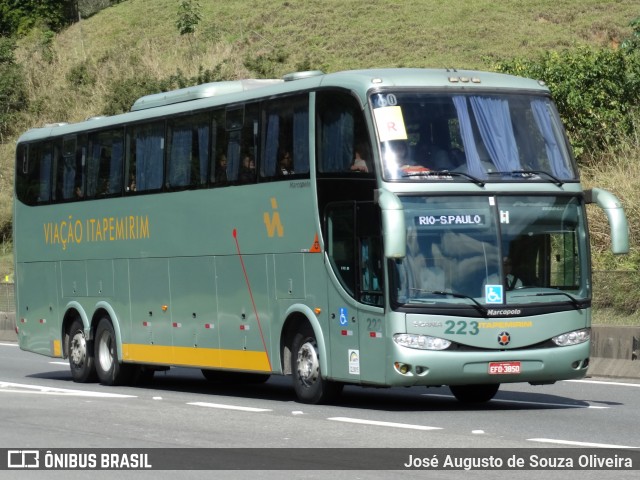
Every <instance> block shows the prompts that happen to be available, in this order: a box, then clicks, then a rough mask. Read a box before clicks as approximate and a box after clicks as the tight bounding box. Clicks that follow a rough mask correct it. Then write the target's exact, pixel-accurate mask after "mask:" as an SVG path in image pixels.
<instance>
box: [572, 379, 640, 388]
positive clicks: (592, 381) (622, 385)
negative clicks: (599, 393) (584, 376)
mask: <svg viewBox="0 0 640 480" xmlns="http://www.w3.org/2000/svg"><path fill="white" fill-rule="evenodd" d="M563 382H576V383H593V384H595V385H617V386H619V387H635V388H640V383H623V382H603V381H599V380H563Z"/></svg>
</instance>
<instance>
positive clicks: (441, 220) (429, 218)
mask: <svg viewBox="0 0 640 480" xmlns="http://www.w3.org/2000/svg"><path fill="white" fill-rule="evenodd" d="M414 220H415V224H416V225H417V226H428V225H437V226H445V225H454V226H455V225H471V226H481V225H485V224H486V220H485V216H484V215H480V214H477V213H476V214H473V213H471V214H461V215H452V214H447V215H418V216H416V217H414Z"/></svg>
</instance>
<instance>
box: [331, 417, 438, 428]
mask: <svg viewBox="0 0 640 480" xmlns="http://www.w3.org/2000/svg"><path fill="white" fill-rule="evenodd" d="M327 420H333V421H335V422H345V423H357V424H360V425H374V426H377V427H393V428H408V429H410V430H442V428H441V427H428V426H426V425H412V424H410V423H394V422H379V421H377V420H363V419H360V418H349V417H331V418H328V419H327Z"/></svg>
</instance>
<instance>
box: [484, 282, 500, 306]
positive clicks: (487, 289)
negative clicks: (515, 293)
mask: <svg viewBox="0 0 640 480" xmlns="http://www.w3.org/2000/svg"><path fill="white" fill-rule="evenodd" d="M502 297H503V292H502V285H485V286H484V298H485V302H486V303H488V304H489V303H492V304H493V303H502Z"/></svg>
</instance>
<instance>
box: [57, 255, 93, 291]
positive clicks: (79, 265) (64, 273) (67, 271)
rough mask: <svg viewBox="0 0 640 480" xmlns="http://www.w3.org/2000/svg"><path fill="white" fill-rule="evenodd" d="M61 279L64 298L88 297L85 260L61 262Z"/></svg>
mask: <svg viewBox="0 0 640 480" xmlns="http://www.w3.org/2000/svg"><path fill="white" fill-rule="evenodd" d="M60 278H61V281H62V297H63V298H66V299H76V298H78V297H86V296H87V264H86V263H85V261H84V260H75V261H64V262H60Z"/></svg>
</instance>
